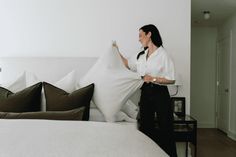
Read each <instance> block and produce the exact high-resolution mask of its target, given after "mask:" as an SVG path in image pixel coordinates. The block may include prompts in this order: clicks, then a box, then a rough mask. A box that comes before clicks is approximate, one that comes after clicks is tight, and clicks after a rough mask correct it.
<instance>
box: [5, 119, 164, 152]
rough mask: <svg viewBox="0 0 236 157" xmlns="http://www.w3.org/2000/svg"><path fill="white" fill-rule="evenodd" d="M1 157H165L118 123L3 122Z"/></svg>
mask: <svg viewBox="0 0 236 157" xmlns="http://www.w3.org/2000/svg"><path fill="white" fill-rule="evenodd" d="M0 139H1V142H0V157H166V156H167V154H166V153H165V152H164V151H163V150H162V149H161V148H160V147H159V146H158V145H157V144H155V143H154V142H153V141H152V140H151V139H150V138H148V137H147V136H146V135H144V134H142V133H141V132H139V131H138V130H136V129H134V128H133V127H130V126H127V125H120V124H115V123H104V122H84V121H50V120H0Z"/></svg>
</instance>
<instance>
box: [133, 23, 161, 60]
mask: <svg viewBox="0 0 236 157" xmlns="http://www.w3.org/2000/svg"><path fill="white" fill-rule="evenodd" d="M139 30H142V31H143V32H144V33H145V34H148V33H149V32H151V40H152V42H153V44H154V45H156V46H157V47H160V46H163V45H162V39H161V35H160V33H159V30H158V29H157V27H156V26H155V25H153V24H149V25H145V26H143V27H141V28H140V29H139ZM146 49H147V47H144V50H143V51H141V52H139V54H138V55H137V59H138V58H139V57H140V55H142V54H144V53H145V52H144V51H145V50H146Z"/></svg>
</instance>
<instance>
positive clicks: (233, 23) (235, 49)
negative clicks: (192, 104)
mask: <svg viewBox="0 0 236 157" xmlns="http://www.w3.org/2000/svg"><path fill="white" fill-rule="evenodd" d="M231 30H232V50H231V54H230V59H231V61H230V62H231V64H230V73H231V74H230V87H229V91H230V102H229V134H228V135H229V136H230V137H231V138H233V139H235V140H236V97H235V95H236V82H235V80H236V71H235V67H236V44H235V43H236V13H235V14H234V15H232V16H231V17H230V18H229V19H228V20H227V21H226V22H225V23H224V24H223V25H222V26H221V27H219V31H218V34H219V39H220V38H222V37H223V36H224V35H225V34H229V31H231Z"/></svg>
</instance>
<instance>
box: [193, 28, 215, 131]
mask: <svg viewBox="0 0 236 157" xmlns="http://www.w3.org/2000/svg"><path fill="white" fill-rule="evenodd" d="M191 31H192V32H191V34H192V36H191V115H192V116H193V117H194V118H196V119H197V120H198V127H200V128H214V127H215V82H216V40H217V28H216V27H192V29H191Z"/></svg>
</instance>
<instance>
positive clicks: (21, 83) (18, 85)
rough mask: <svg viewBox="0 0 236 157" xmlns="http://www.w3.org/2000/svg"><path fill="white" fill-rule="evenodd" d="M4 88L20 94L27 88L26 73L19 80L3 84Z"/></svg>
mask: <svg viewBox="0 0 236 157" xmlns="http://www.w3.org/2000/svg"><path fill="white" fill-rule="evenodd" d="M2 87H4V88H6V89H8V90H10V91H11V92H13V93H16V92H19V91H21V90H23V89H25V87H26V77H25V72H23V73H22V74H21V75H20V76H19V77H17V79H15V80H12V81H10V82H5V83H3V84H2Z"/></svg>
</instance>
